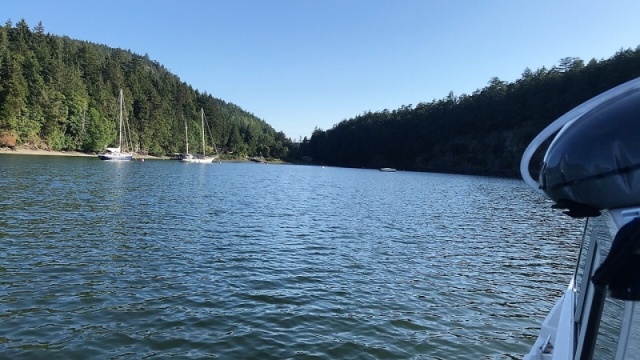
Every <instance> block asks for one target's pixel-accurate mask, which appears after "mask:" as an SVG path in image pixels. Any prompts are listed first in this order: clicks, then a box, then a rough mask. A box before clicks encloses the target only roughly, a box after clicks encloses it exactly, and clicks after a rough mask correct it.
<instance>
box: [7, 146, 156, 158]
mask: <svg viewBox="0 0 640 360" xmlns="http://www.w3.org/2000/svg"><path fill="white" fill-rule="evenodd" d="M0 154H12V155H48V156H85V157H98V155H97V154H87V153H83V152H79V151H55V150H42V149H31V148H25V147H19V146H16V147H15V148H14V149H11V148H8V147H0ZM134 157H135V158H136V159H168V157H157V156H150V155H137V154H136V155H135V156H134Z"/></svg>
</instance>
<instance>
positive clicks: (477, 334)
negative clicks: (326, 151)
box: [0, 155, 582, 359]
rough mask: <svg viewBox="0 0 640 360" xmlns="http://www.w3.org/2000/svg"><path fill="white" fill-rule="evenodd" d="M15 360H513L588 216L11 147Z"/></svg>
mask: <svg viewBox="0 0 640 360" xmlns="http://www.w3.org/2000/svg"><path fill="white" fill-rule="evenodd" d="M0 171H1V172H2V177H1V178H0V193H1V194H2V195H1V196H0V254H2V255H1V257H0V323H1V324H2V325H1V326H0V357H8V358H15V357H23V358H34V357H36V358H132V357H134V358H165V357H170V356H173V357H174V358H202V357H218V358H225V359H227V358H256V359H257V358H260V359H268V358H273V359H284V358H296V359H305V358H314V359H367V358H370V359H407V358H426V359H482V358H485V359H503V358H504V359H510V358H521V357H522V355H523V354H524V353H526V352H528V350H529V348H530V347H531V345H532V344H533V342H534V339H535V336H536V334H537V331H538V327H539V324H540V322H541V321H542V320H543V318H544V316H545V315H546V313H547V312H548V311H549V310H550V309H551V306H552V305H553V303H554V302H555V300H556V298H557V297H558V296H560V295H561V292H562V290H563V289H564V288H565V287H566V285H567V282H568V280H569V277H570V275H571V273H572V269H573V262H574V259H575V258H576V256H577V251H578V239H579V236H580V230H581V226H582V224H581V223H578V222H576V221H575V220H571V219H569V218H565V217H563V216H562V215H561V214H559V213H557V212H555V211H552V210H551V209H550V203H548V202H545V201H544V200H542V199H539V198H538V197H537V196H536V195H535V194H533V193H532V192H531V191H529V190H528V189H527V188H526V187H525V185H524V183H522V182H521V181H517V180H505V179H494V178H486V177H471V176H455V175H443V174H432V173H413V172H396V173H384V172H379V171H374V170H359V169H341V168H323V167H311V166H292V165H262V164H253V163H251V164H246V163H223V164H210V165H200V164H183V163H179V162H176V161H160V160H157V161H149V160H148V161H146V162H135V161H134V162H128V163H110V162H103V161H99V160H98V159H97V158H96V159H94V158H73V157H68V158H66V157H46V156H21V155H0Z"/></svg>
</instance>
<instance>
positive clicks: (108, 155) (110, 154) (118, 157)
mask: <svg viewBox="0 0 640 360" xmlns="http://www.w3.org/2000/svg"><path fill="white" fill-rule="evenodd" d="M118 100H119V112H120V127H119V128H118V147H108V148H106V149H105V151H104V152H102V153H100V154H98V158H99V159H100V160H109V161H130V160H131V159H133V154H132V153H130V152H128V147H127V141H126V136H125V137H124V142H123V136H122V135H123V132H124V131H125V127H123V119H124V118H123V112H124V96H123V95H122V89H120V96H119V99H118ZM123 145H124V146H123Z"/></svg>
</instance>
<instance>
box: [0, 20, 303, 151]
mask: <svg viewBox="0 0 640 360" xmlns="http://www.w3.org/2000/svg"><path fill="white" fill-rule="evenodd" d="M120 89H122V90H123V93H124V99H125V118H127V122H128V125H129V128H130V136H131V138H132V139H131V140H132V142H133V143H134V147H135V148H136V149H135V151H136V152H138V153H141V154H151V155H169V154H174V153H180V152H183V151H184V147H185V124H186V123H189V126H188V127H189V129H200V128H201V126H200V117H199V111H200V109H201V108H202V109H204V112H205V114H206V119H207V127H208V128H210V129H211V130H212V131H211V132H212V134H211V136H212V138H213V141H214V143H215V144H216V147H217V149H218V150H219V151H220V154H221V155H222V156H226V157H245V156H264V157H267V158H286V157H287V155H288V153H289V149H290V148H291V147H292V143H291V140H289V139H287V138H286V137H285V135H284V133H282V132H276V131H275V130H274V129H273V128H272V127H271V126H269V125H268V124H266V123H265V122H264V121H263V120H261V119H259V118H257V117H256V116H254V115H253V114H251V113H249V112H247V111H245V110H243V109H241V108H240V107H238V106H236V105H234V104H231V103H226V102H224V101H222V100H220V99H216V98H214V97H213V96H212V95H209V94H207V93H200V92H198V91H197V90H194V89H193V88H192V87H191V86H189V85H188V84H186V83H184V82H182V81H180V79H179V78H178V77H177V76H176V75H173V74H171V73H170V72H169V71H167V70H166V69H165V68H164V67H163V66H162V65H160V64H158V63H157V62H156V61H152V60H150V59H149V58H148V56H140V55H137V54H134V53H132V52H131V51H125V50H121V49H113V48H109V47H107V46H104V45H98V44H93V43H90V42H86V41H79V40H73V39H69V38H68V37H61V36H56V35H51V34H45V31H44V27H43V26H42V24H41V23H39V24H38V25H37V26H35V27H34V29H33V30H31V29H30V28H29V26H28V25H27V23H26V22H25V21H24V20H21V21H19V22H18V23H17V24H15V26H14V25H13V24H12V22H11V21H10V20H9V21H7V22H6V23H5V26H4V27H2V26H0V146H16V145H18V146H28V147H33V148H41V149H50V150H77V151H84V152H98V151H102V150H104V148H105V147H106V146H108V145H113V144H114V143H115V142H116V133H117V129H116V127H117V119H118V94H119V92H120ZM198 136H199V133H198V132H196V131H193V132H191V133H190V134H189V137H190V140H189V142H190V143H192V144H194V147H196V146H195V144H200V143H201V142H200V141H198ZM211 151H212V149H209V150H208V152H209V153H211Z"/></svg>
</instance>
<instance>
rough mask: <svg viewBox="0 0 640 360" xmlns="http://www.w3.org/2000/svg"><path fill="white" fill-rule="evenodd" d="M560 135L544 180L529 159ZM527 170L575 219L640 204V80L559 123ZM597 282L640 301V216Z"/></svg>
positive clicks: (525, 161)
mask: <svg viewBox="0 0 640 360" xmlns="http://www.w3.org/2000/svg"><path fill="white" fill-rule="evenodd" d="M558 130H560V131H559V132H558ZM556 132H558V134H557V135H556V137H555V138H554V140H553V141H552V142H551V145H549V148H548V149H547V152H546V154H545V156H544V159H543V164H542V170H541V171H540V183H538V182H536V181H535V180H533V178H531V176H530V174H529V163H530V161H531V158H532V157H533V153H534V152H535V151H536V149H537V148H538V147H539V146H540V145H542V143H543V142H544V141H545V140H546V139H547V138H549V137H550V136H551V135H553V134H554V133H556ZM520 172H521V174H522V177H523V179H524V180H525V182H527V184H529V186H531V187H532V188H534V190H535V191H537V192H539V193H541V194H543V195H546V196H547V197H549V198H551V199H552V200H553V201H555V203H556V204H555V205H554V207H556V208H563V209H567V211H566V213H567V214H568V215H570V216H574V217H587V216H597V215H599V214H600V211H601V210H612V209H620V208H628V207H634V206H635V207H637V206H640V78H637V79H635V80H631V81H629V82H627V83H624V84H622V85H620V86H617V87H615V88H613V89H611V90H609V91H607V92H605V93H602V94H600V95H598V96H596V97H594V98H592V99H591V100H589V101H587V102H585V103H583V104H582V105H579V106H578V107H576V108H574V109H573V110H571V111H569V112H568V113H567V114H565V115H563V116H562V117H560V118H559V119H557V120H556V121H554V122H553V123H552V124H551V125H549V126H548V127H547V128H546V129H545V130H543V131H542V132H541V133H540V134H539V135H538V136H537V137H536V138H535V139H534V140H533V142H532V143H531V144H530V145H529V147H528V148H527V150H526V151H525V153H524V155H523V158H522V162H521V163H520ZM592 281H593V283H594V285H595V286H596V287H597V288H600V289H601V290H602V291H604V289H606V288H607V287H608V289H609V293H610V295H611V296H612V297H615V298H619V299H623V300H635V301H637V300H640V218H636V219H635V220H632V221H630V222H628V223H627V224H625V225H624V226H623V227H622V228H621V229H620V230H619V231H618V234H617V235H616V237H615V239H614V242H613V244H612V246H611V250H610V251H609V254H608V256H607V258H606V259H605V260H604V261H603V263H602V264H601V265H600V267H599V268H598V269H597V270H596V272H595V273H594V276H593V278H592Z"/></svg>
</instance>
